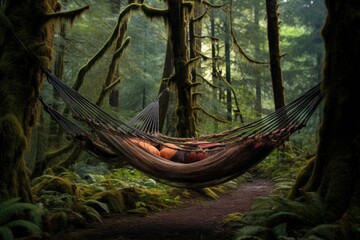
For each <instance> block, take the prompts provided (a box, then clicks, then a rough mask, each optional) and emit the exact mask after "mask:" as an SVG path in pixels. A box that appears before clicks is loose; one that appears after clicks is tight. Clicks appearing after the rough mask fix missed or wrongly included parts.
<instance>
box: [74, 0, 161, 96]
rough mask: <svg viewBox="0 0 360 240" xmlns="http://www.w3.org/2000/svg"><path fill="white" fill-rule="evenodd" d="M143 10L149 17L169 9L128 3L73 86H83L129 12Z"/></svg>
mask: <svg viewBox="0 0 360 240" xmlns="http://www.w3.org/2000/svg"><path fill="white" fill-rule="evenodd" d="M140 9H141V10H142V11H143V13H144V14H145V15H146V16H148V17H155V16H153V15H155V13H156V14H158V16H164V15H165V14H167V12H168V10H163V9H157V8H151V7H149V6H147V5H145V4H138V3H132V4H129V5H127V6H126V7H125V8H124V9H123V10H122V11H121V12H120V14H119V16H118V21H117V24H116V26H115V28H114V30H113V32H112V34H111V35H110V37H109V38H108V40H107V41H106V42H105V43H104V45H103V46H102V47H101V48H100V49H99V51H98V52H96V53H95V55H94V56H93V57H92V58H91V59H89V61H88V62H87V63H86V64H85V65H84V66H82V67H81V68H80V70H79V72H78V74H77V78H76V81H75V83H74V85H73V88H74V89H75V90H76V91H78V90H79V89H80V87H81V85H82V84H83V82H84V78H85V74H86V73H87V72H88V71H89V70H90V69H91V68H92V67H93V66H94V65H95V63H96V62H97V61H99V60H100V58H101V57H103V55H104V54H105V53H106V51H107V50H108V49H109V48H110V47H111V45H112V44H113V42H114V41H115V39H117V37H118V35H119V32H120V26H121V23H122V22H123V20H124V19H126V18H127V17H128V16H129V14H131V12H133V11H139V10H140Z"/></svg>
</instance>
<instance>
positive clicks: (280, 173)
mask: <svg viewBox="0 0 360 240" xmlns="http://www.w3.org/2000/svg"><path fill="white" fill-rule="evenodd" d="M309 156H310V153H309V152H308V151H307V150H306V149H303V148H297V147H295V145H293V144H292V143H291V142H288V143H286V145H285V146H284V147H283V148H281V149H279V150H275V151H274V152H273V153H271V154H270V155H269V156H268V157H267V158H266V159H265V160H264V161H262V162H261V163H260V164H259V165H257V166H256V167H255V168H254V171H253V173H254V174H258V175H260V176H263V177H266V178H271V179H277V178H278V179H281V178H286V179H295V178H296V176H297V174H298V172H299V171H300V169H301V168H302V167H303V166H304V165H305V164H306V162H307V161H308V159H309Z"/></svg>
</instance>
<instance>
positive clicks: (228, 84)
mask: <svg viewBox="0 0 360 240" xmlns="http://www.w3.org/2000/svg"><path fill="white" fill-rule="evenodd" d="M218 76H219V78H220V80H221V81H222V82H223V83H225V84H226V86H227V87H228V88H229V89H230V90H231V92H232V93H233V95H234V101H235V106H236V111H237V112H238V113H239V114H240V108H239V102H238V100H237V97H236V94H235V90H234V88H233V87H232V86H231V84H230V83H228V82H227V81H226V80H225V79H224V78H223V77H222V76H221V74H218ZM240 115H241V114H240Z"/></svg>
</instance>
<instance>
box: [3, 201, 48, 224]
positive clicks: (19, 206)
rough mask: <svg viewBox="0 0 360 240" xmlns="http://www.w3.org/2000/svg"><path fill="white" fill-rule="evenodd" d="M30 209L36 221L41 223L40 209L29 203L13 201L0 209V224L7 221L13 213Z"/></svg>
mask: <svg viewBox="0 0 360 240" xmlns="http://www.w3.org/2000/svg"><path fill="white" fill-rule="evenodd" d="M25 211H30V212H31V214H32V215H33V218H34V220H35V221H36V223H38V224H40V223H41V220H40V219H41V215H42V214H43V212H42V210H41V209H40V208H39V207H38V206H36V205H34V204H31V203H22V202H13V203H12V204H10V205H7V206H6V207H3V208H1V209H0V226H1V225H4V224H5V223H6V222H8V221H9V220H10V219H11V218H12V217H13V216H14V215H16V214H19V213H23V212H25Z"/></svg>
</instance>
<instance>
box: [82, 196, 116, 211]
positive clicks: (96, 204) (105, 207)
mask: <svg viewBox="0 0 360 240" xmlns="http://www.w3.org/2000/svg"><path fill="white" fill-rule="evenodd" d="M85 204H86V205H87V206H89V207H92V208H94V207H99V208H100V209H101V210H102V211H104V212H106V213H110V210H109V207H108V205H107V204H106V203H103V202H100V201H98V200H95V199H89V200H86V201H85Z"/></svg>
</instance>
